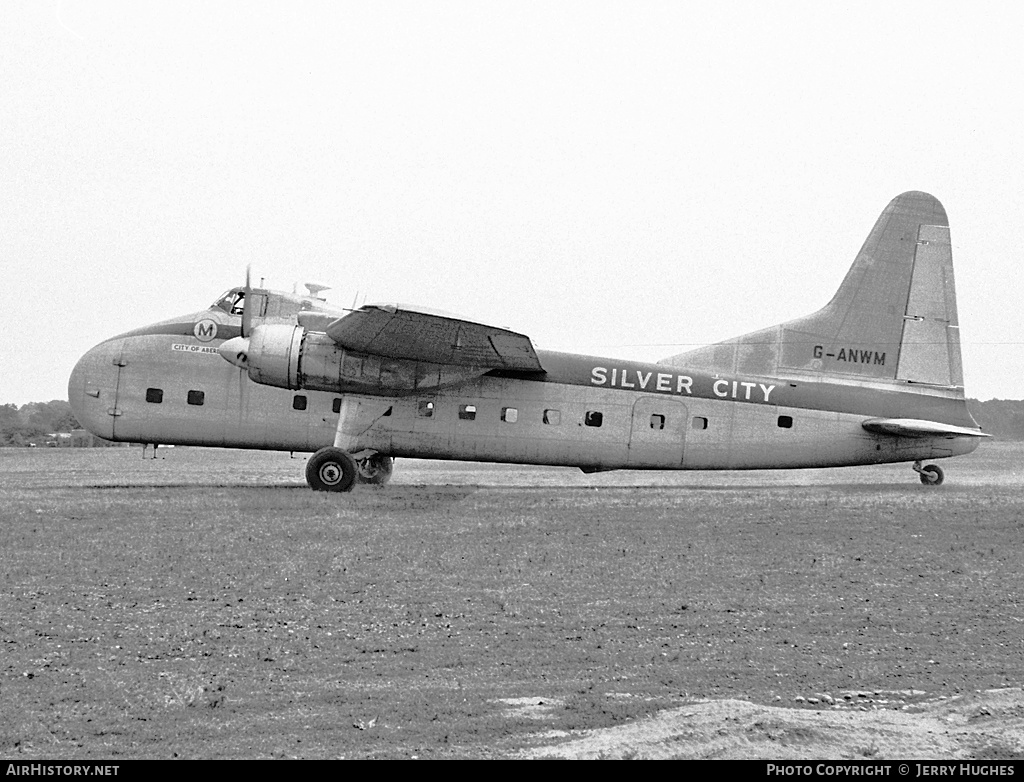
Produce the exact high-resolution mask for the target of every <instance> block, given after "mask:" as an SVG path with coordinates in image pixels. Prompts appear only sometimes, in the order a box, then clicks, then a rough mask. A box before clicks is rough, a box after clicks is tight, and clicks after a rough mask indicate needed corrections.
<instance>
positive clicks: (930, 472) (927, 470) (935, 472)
mask: <svg viewBox="0 0 1024 782" xmlns="http://www.w3.org/2000/svg"><path fill="white" fill-rule="evenodd" d="M945 478H946V476H945V474H944V473H943V472H942V468H941V467H939V465H937V464H929V465H928V466H927V467H923V468H921V483H923V484H924V485H925V486H939V485H940V484H941V483H942V481H943V480H945Z"/></svg>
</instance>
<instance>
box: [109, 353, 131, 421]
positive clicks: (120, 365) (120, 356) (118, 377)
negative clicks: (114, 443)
mask: <svg viewBox="0 0 1024 782" xmlns="http://www.w3.org/2000/svg"><path fill="white" fill-rule="evenodd" d="M126 344H127V340H124V339H119V340H117V341H116V342H113V343H111V350H110V363H111V366H110V368H109V369H110V371H111V372H112V373H114V374H113V377H114V378H115V380H114V394H113V396H114V398H113V400H112V401H113V404H112V405H110V406H109V407H108V408H107V415H108V416H110V433H111V438H112V439H114V440H116V439H117V436H118V430H119V429H122V428H123V427H119V426H118V423H119V421H118V419H119V418H120V417H121V415H122V413H123V412H124V411H123V410H122V409H121V395H122V393H123V391H124V368H125V366H127V364H128V359H127V357H126V356H125V345H126Z"/></svg>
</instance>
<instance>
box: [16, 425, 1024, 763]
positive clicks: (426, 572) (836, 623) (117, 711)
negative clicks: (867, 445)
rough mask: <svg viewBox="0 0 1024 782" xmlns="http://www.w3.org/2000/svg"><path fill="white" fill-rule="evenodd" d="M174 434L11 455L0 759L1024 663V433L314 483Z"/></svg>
mask: <svg viewBox="0 0 1024 782" xmlns="http://www.w3.org/2000/svg"><path fill="white" fill-rule="evenodd" d="M160 456H161V458H159V459H156V460H152V459H145V460H144V459H142V458H141V453H140V450H139V449H97V450H63V449H60V450H58V449H45V450H44V449H0V566H2V570H0V585H2V586H0V644H2V647H0V648H2V651H0V756H3V757H19V758H31V757H41V758H64V759H69V758H111V757H115V758H116V757H129V758H166V757H203V758H230V757H312V758H320V757H327V758H331V757H411V756H417V757H497V756H504V755H508V754H512V753H514V752H516V751H518V750H520V749H522V748H523V747H527V746H533V745H536V744H538V742H539V743H544V742H554V741H558V740H559V736H560V735H562V734H561V733H560V732H564V731H574V730H579V729H585V728H594V727H602V726H608V725H614V724H617V723H621V722H623V721H626V720H629V719H631V718H634V717H638V716H642V715H645V714H650V713H653V712H655V711H657V710H658V709H662V708H668V707H672V706H678V705H680V704H684V703H690V702H693V701H694V700H695V699H698V698H725V697H730V698H743V699H746V700H749V701H752V702H755V703H765V704H767V703H775V702H779V701H781V702H783V703H786V704H791V703H793V702H794V699H797V698H805V699H806V698H814V699H816V700H815V701H811V702H812V703H813V702H820V701H821V700H822V698H821V696H823V695H827V696H828V697H829V698H832V699H834V700H836V701H837V702H839V703H843V702H844V697H843V696H844V693H845V694H846V695H847V696H848V697H847V698H846V700H848V701H853V702H860V703H861V704H862V705H863V704H864V703H867V702H874V703H878V704H881V703H882V702H892V703H900V704H901V705H902V704H904V703H910V704H913V703H915V702H919V701H924V700H929V699H935V698H938V697H941V696H951V695H955V694H958V693H964V692H971V691H974V690H978V689H985V688H991V687H1019V686H1021V685H1022V684H1024V682H1022V678H1024V577H1022V575H1021V568H1020V561H1021V552H1022V546H1024V446H1022V445H1021V444H1013V443H985V444H984V445H982V447H981V448H980V449H979V450H978V451H977V452H975V453H974V454H972V455H970V456H968V457H963V458H960V459H956V460H949V461H946V462H943V463H942V464H943V467H944V468H945V469H946V473H947V478H946V481H947V482H946V484H945V485H944V486H942V487H938V488H929V487H924V486H922V485H921V484H920V483H919V482H918V480H917V476H916V475H915V474H914V473H913V472H912V471H911V470H910V468H909V466H908V465H895V466H885V467H870V468H851V469H842V470H812V471H793V472H774V473H773V472H760V471H759V472H748V473H692V474H689V473H636V472H620V473H606V474H598V475H590V476H586V475H583V474H582V473H579V472H577V471H573V470H568V469H557V468H550V469H545V468H521V467H509V466H493V465H473V464H463V463H441V462H421V461H416V460H401V461H399V462H398V463H397V464H396V468H395V477H394V479H393V481H392V483H391V484H390V485H388V486H387V487H385V488H383V489H379V488H372V487H360V488H358V489H357V490H356V491H355V492H354V493H352V494H348V495H323V494H315V493H313V492H311V491H309V490H308V489H307V488H306V487H305V483H304V480H303V478H302V475H303V469H304V465H305V459H304V458H302V459H300V458H296V459H290V458H289V457H288V455H287V454H275V453H252V452H237V451H218V450H207V449H183V448H175V449H167V450H164V449H161V451H160ZM851 693H852V695H851ZM858 699H859V701H858ZM803 702H804V703H807V701H803Z"/></svg>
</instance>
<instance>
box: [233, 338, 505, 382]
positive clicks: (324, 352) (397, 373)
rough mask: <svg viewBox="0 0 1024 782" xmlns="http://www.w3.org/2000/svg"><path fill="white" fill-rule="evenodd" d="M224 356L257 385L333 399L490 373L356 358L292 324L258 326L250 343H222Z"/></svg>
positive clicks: (362, 356) (247, 340)
mask: <svg viewBox="0 0 1024 782" xmlns="http://www.w3.org/2000/svg"><path fill="white" fill-rule="evenodd" d="M220 354H221V355H222V356H223V357H224V359H225V360H227V361H229V362H230V363H232V364H234V365H235V366H238V367H241V368H243V369H245V370H246V371H247V372H248V374H249V379H250V380H252V381H253V382H255V383H262V384H263V385H268V386H276V387H278V388H288V389H292V390H299V389H304V388H305V389H311V390H314V391H330V392H334V393H363V394H386V395H395V396H398V395H402V394H411V393H416V392H417V391H424V390H428V389H429V390H436V389H437V388H440V387H441V386H448V385H454V384H455V383H461V382H465V381H466V380H470V379H472V378H474V377H478V376H479V375H481V374H483V373H484V372H486V371H487V368H485V367H463V366H451V365H448V364H434V363H430V362H425V361H413V360H410V359H395V358H388V357H386V356H376V355H367V354H363V353H354V352H351V351H347V350H345V349H344V348H343V347H341V346H340V345H338V344H337V343H336V342H335V341H334V340H333V339H331V338H330V337H329V336H327V334H325V333H324V332H319V331H307V330H306V329H305V328H303V327H302V326H295V325H288V324H268V325H261V326H257V327H256V328H254V329H253V330H252V334H251V335H250V336H249V337H248V338H242V337H236V338H234V339H230V340H227V341H226V342H224V343H223V344H222V345H221V347H220Z"/></svg>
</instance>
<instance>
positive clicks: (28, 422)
mask: <svg viewBox="0 0 1024 782" xmlns="http://www.w3.org/2000/svg"><path fill="white" fill-rule="evenodd" d="M78 428H79V427H78V421H77V420H75V414H74V413H72V412H71V405H69V404H68V403H67V402H65V401H63V400H61V399H54V400H53V401H52V402H29V403H28V404H25V405H22V406H21V407H18V406H17V405H11V404H6V405H0V446H14V447H17V446H29V445H44V444H45V443H46V442H47V441H48V440H49V437H50V435H52V434H55V433H58V432H70V431H72V430H73V429H78Z"/></svg>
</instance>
